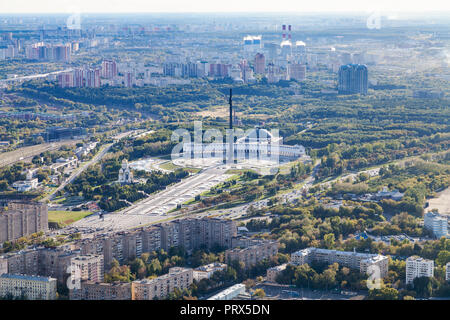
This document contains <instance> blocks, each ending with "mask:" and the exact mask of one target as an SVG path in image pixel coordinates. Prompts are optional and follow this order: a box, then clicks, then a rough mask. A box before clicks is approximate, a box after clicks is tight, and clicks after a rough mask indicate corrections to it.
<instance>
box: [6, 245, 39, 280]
mask: <svg viewBox="0 0 450 320" xmlns="http://www.w3.org/2000/svg"><path fill="white" fill-rule="evenodd" d="M1 258H2V259H3V260H4V261H6V264H7V270H8V271H7V273H13V274H30V275H35V274H39V253H38V250H36V249H29V250H22V251H18V252H14V253H12V252H11V253H7V254H5V255H3V256H2V257H1Z"/></svg>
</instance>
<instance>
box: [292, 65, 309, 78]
mask: <svg viewBox="0 0 450 320" xmlns="http://www.w3.org/2000/svg"><path fill="white" fill-rule="evenodd" d="M288 68H289V78H290V79H292V80H297V81H305V80H306V65H304V64H301V63H290V64H289V65H288Z"/></svg>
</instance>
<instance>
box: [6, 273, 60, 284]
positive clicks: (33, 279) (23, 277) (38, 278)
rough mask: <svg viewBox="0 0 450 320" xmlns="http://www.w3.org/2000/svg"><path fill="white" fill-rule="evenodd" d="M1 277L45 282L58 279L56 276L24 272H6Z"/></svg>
mask: <svg viewBox="0 0 450 320" xmlns="http://www.w3.org/2000/svg"><path fill="white" fill-rule="evenodd" d="M0 278H3V279H17V280H29V281H45V282H51V281H56V279H55V278H50V277H41V276H29V275H24V274H11V273H4V274H2V275H0Z"/></svg>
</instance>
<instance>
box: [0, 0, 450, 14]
mask: <svg viewBox="0 0 450 320" xmlns="http://www.w3.org/2000/svg"><path fill="white" fill-rule="evenodd" d="M374 10H381V11H413V12H424V11H441V12H442V11H450V1H448V0H370V1H367V0H312V1H310V0H284V1H277V0H270V1H269V0H220V1H219V0H1V1H0V13H69V12H76V11H80V12H275V11H277V12H323V11H341V12H342V11H359V12H361V11H374Z"/></svg>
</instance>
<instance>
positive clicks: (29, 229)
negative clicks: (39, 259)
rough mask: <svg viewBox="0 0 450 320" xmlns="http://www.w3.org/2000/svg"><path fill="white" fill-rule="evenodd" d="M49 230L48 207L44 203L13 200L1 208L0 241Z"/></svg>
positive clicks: (12, 239)
mask: <svg viewBox="0 0 450 320" xmlns="http://www.w3.org/2000/svg"><path fill="white" fill-rule="evenodd" d="M47 230H48V209H47V205H46V204H44V203H31V202H23V201H12V202H9V203H8V206H7V207H4V208H2V209H0V243H3V242H5V241H14V240H17V239H18V238H20V237H24V236H28V235H30V234H32V233H36V232H40V231H44V232H45V231H47Z"/></svg>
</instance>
